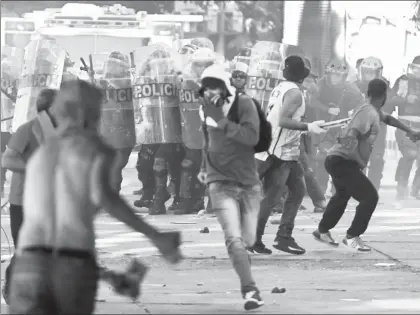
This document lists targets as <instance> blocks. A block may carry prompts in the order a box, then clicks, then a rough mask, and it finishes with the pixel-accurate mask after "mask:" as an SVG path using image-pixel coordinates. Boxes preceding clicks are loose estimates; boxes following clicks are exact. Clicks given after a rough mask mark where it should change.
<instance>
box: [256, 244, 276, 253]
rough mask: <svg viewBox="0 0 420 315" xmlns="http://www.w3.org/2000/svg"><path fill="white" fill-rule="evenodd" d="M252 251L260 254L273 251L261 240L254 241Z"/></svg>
mask: <svg viewBox="0 0 420 315" xmlns="http://www.w3.org/2000/svg"><path fill="white" fill-rule="evenodd" d="M252 253H254V254H255V253H257V254H260V255H271V254H272V253H273V251H272V250H271V249H269V248H267V247H266V246H265V245H264V243H262V242H258V243H255V244H254V246H253V247H252Z"/></svg>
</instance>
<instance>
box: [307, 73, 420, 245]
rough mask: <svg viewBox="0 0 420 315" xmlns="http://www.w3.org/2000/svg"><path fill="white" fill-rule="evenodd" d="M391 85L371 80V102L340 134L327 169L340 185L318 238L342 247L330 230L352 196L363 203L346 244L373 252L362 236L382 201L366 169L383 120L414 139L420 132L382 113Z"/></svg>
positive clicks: (344, 242) (315, 234) (315, 233)
mask: <svg viewBox="0 0 420 315" xmlns="http://www.w3.org/2000/svg"><path fill="white" fill-rule="evenodd" d="M387 91H388V85H387V83H386V82H385V81H383V80H381V79H374V80H372V81H370V83H369V85H368V90H367V96H368V101H367V103H365V104H364V105H363V106H361V107H360V108H359V109H358V110H357V111H356V113H355V114H354V115H353V117H352V119H351V121H350V122H349V124H348V125H347V126H346V127H345V129H344V130H343V132H342V134H341V135H340V136H339V137H338V139H337V140H338V141H337V142H338V143H337V144H335V145H334V146H333V148H332V149H331V150H330V152H329V154H328V156H327V158H326V160H325V168H326V170H327V171H328V173H329V174H330V175H331V177H332V181H333V184H334V186H335V188H336V191H335V194H334V195H333V196H332V197H331V199H330V201H329V203H328V205H327V208H326V210H325V212H324V215H323V217H322V220H321V222H320V223H319V226H318V229H317V230H315V231H314V232H313V233H312V234H313V236H314V237H315V239H316V240H318V241H320V242H323V243H327V244H329V245H332V246H338V245H339V244H338V242H336V241H335V240H334V238H333V237H332V235H331V232H330V230H331V229H333V228H334V227H335V226H336V225H337V223H338V222H339V221H340V219H341V217H342V216H343V214H344V211H345V210H346V206H347V203H348V201H349V200H350V198H354V199H356V200H357V201H358V202H359V205H358V206H357V208H356V214H355V217H354V219H353V222H352V224H351V226H350V228H349V229H348V230H347V234H346V236H345V238H344V239H343V244H344V245H346V246H348V247H350V248H352V249H354V250H357V251H362V252H366V251H370V248H369V247H367V246H366V245H365V244H364V243H363V241H362V239H361V238H360V235H362V234H363V233H364V232H365V231H366V229H367V227H368V224H369V221H370V218H371V216H372V214H373V211H375V208H376V205H377V203H378V199H379V196H378V191H377V189H376V188H375V186H374V185H373V184H372V182H371V181H370V180H369V179H368V178H367V177H366V175H365V174H364V172H363V169H365V168H366V166H367V164H368V162H369V158H370V155H371V153H372V150H373V145H374V143H375V140H376V138H377V136H378V133H379V131H380V123H381V121H382V122H384V123H385V124H387V125H389V126H393V127H396V128H398V129H401V130H403V131H404V132H406V133H407V135H408V136H409V137H410V139H412V140H418V138H419V136H420V131H417V132H414V131H413V130H412V129H411V128H410V127H408V126H407V125H405V124H403V123H402V122H401V121H399V120H398V119H396V118H394V117H392V116H390V115H389V114H386V113H384V112H382V110H381V109H382V106H384V104H385V102H386V100H387Z"/></svg>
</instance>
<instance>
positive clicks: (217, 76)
mask: <svg viewBox="0 0 420 315" xmlns="http://www.w3.org/2000/svg"><path fill="white" fill-rule="evenodd" d="M201 85H202V87H201V89H200V91H199V94H200V95H202V94H203V92H204V89H205V88H225V89H226V90H227V96H232V94H231V92H230V91H229V90H230V89H229V88H230V86H231V85H230V74H229V73H228V72H226V71H225V69H224V68H223V66H222V65H212V66H210V67H208V68H206V69H205V70H204V71H203V74H202V75H201Z"/></svg>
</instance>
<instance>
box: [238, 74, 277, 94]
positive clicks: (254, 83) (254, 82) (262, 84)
mask: <svg viewBox="0 0 420 315" xmlns="http://www.w3.org/2000/svg"><path fill="white" fill-rule="evenodd" d="M280 81H281V80H280V79H275V78H266V77H248V82H247V84H246V85H247V89H251V90H263V91H271V90H273V89H274V88H275V87H276V86H277V85H278V84H279V83H280Z"/></svg>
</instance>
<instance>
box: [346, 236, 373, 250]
mask: <svg viewBox="0 0 420 315" xmlns="http://www.w3.org/2000/svg"><path fill="white" fill-rule="evenodd" d="M343 244H344V245H346V246H347V247H349V248H351V249H353V250H357V251H359V252H370V251H371V248H370V247H367V246H366V245H365V243H364V242H363V241H362V239H361V238H360V236H355V237H352V238H348V237H345V238H344V239H343Z"/></svg>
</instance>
